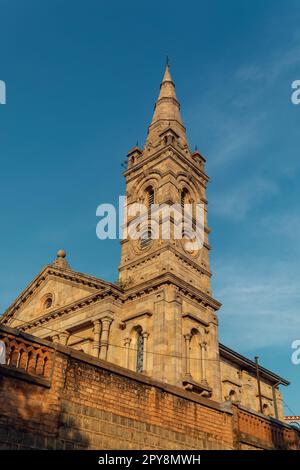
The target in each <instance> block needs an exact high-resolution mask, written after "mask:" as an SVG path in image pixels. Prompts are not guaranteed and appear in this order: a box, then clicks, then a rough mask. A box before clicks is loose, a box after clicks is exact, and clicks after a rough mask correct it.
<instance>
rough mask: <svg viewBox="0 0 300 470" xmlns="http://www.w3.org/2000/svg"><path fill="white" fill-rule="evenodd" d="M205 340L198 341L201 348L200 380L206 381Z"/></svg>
mask: <svg viewBox="0 0 300 470" xmlns="http://www.w3.org/2000/svg"><path fill="white" fill-rule="evenodd" d="M206 344H207V343H206V342H205V341H202V343H200V348H201V361H200V362H201V380H202V381H203V382H204V381H206Z"/></svg>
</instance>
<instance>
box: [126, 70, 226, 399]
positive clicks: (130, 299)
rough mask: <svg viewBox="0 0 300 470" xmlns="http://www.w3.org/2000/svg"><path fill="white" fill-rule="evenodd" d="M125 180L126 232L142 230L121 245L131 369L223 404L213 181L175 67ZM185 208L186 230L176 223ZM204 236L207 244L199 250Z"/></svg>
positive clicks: (129, 162)
mask: <svg viewBox="0 0 300 470" xmlns="http://www.w3.org/2000/svg"><path fill="white" fill-rule="evenodd" d="M124 176H125V178H126V198H127V209H128V211H127V215H128V217H127V219H126V218H125V223H124V226H125V227H126V228H127V229H128V230H129V227H130V226H131V225H132V223H133V224H135V228H136V234H137V235H138V236H135V237H132V236H131V235H132V234H131V232H130V230H129V232H128V235H127V236H126V237H124V239H123V240H122V242H121V245H122V255H121V263H120V266H119V280H120V285H121V286H122V288H123V289H124V293H125V296H126V299H127V300H126V301H125V303H124V313H123V323H122V327H123V328H124V330H123V331H124V333H123V334H124V345H125V346H126V348H127V353H126V354H127V356H126V357H127V359H126V361H127V362H126V363H127V364H129V365H130V364H131V366H129V367H133V366H132V364H137V363H138V364H139V368H138V369H136V370H138V371H140V370H141V369H143V373H145V374H148V375H150V376H151V377H153V378H156V379H158V380H161V381H163V382H168V383H171V384H174V385H177V386H180V387H182V386H183V387H184V388H186V389H188V390H192V391H194V392H196V393H198V394H200V395H201V396H206V397H212V398H213V399H214V400H217V401H220V399H221V379H220V364H219V342H218V320H217V316H216V311H217V310H218V309H219V307H220V304H219V303H218V302H217V301H216V300H215V299H213V297H212V295H211V282H210V279H211V272H210V265H209V250H210V246H209V243H208V234H209V228H208V225H207V201H206V186H207V183H208V176H207V175H206V172H205V159H204V158H203V156H202V155H201V154H200V152H198V151H195V152H192V151H191V150H190V148H189V145H188V141H187V136H186V129H185V127H184V125H183V121H182V118H181V113H180V104H179V101H178V99H177V96H176V92H175V85H174V82H173V79H172V77H171V74H170V70H169V66H168V64H167V65H166V69H165V73H164V77H163V80H162V82H161V85H160V92H159V96H158V99H157V102H156V104H155V109H154V114H153V117H152V121H151V123H150V126H149V128H148V135H147V138H146V142H145V145H144V148H140V147H138V146H136V147H134V148H132V149H131V150H130V151H129V153H128V156H127V169H126V171H125V172H124ZM139 204H140V205H141V204H143V207H144V208H145V211H144V213H143V218H142V219H140V218H139V215H140V214H139V213H137V214H135V213H134V212H133V213H132V212H130V208H132V207H133V206H134V205H135V206H137V205H139ZM186 206H188V207H189V208H190V211H189V212H188V213H187V214H186V213H184V221H188V224H187V227H186V225H184V224H182V217H180V220H179V219H178V217H177V215H178V213H180V214H181V215H182V211H181V210H182V209H183V208H185V207H186ZM153 207H154V208H155V210H154V212H152V209H153ZM174 207H175V208H176V210H174ZM198 207H199V208H200V213H201V215H202V217H201V218H200V219H201V220H200V221H199V217H198V216H197V214H198ZM161 208H163V210H161ZM168 209H170V210H169V212H168ZM153 213H154V216H153ZM165 222H167V224H165ZM166 227H169V231H166ZM137 232H138V233H137ZM198 232H199V233H200V234H201V237H200V238H201V240H200V241H201V243H200V245H199V244H198V243H196V244H195V243H193V242H195V237H194V233H198ZM178 235H179V236H178ZM196 238H197V237H196ZM136 332H140V333H139V336H138V338H139V340H140V342H141V341H142V338H144V339H143V341H144V342H143V348H142V349H141V348H138V347H134V348H131V346H130V345H137V344H139V342H138V340H137V334H136ZM141 344H142V343H141ZM135 351H137V352H135ZM141 351H143V352H141ZM134 355H136V356H134ZM142 356H143V360H142V359H141V358H142ZM137 359H139V360H137Z"/></svg>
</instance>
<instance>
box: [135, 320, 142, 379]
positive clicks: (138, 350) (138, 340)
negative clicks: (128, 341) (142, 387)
mask: <svg viewBox="0 0 300 470" xmlns="http://www.w3.org/2000/svg"><path fill="white" fill-rule="evenodd" d="M136 334H137V338H136V368H135V370H136V372H143V370H144V336H143V333H142V328H140V327H138V328H137V329H136Z"/></svg>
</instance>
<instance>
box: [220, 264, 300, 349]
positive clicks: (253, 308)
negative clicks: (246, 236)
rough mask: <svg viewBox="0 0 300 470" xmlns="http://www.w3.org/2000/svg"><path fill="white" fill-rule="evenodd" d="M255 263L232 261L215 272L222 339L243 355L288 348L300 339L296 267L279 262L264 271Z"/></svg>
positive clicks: (299, 287)
mask: <svg viewBox="0 0 300 470" xmlns="http://www.w3.org/2000/svg"><path fill="white" fill-rule="evenodd" d="M256 262H257V265H256V264H255V263H252V264H248V265H246V263H245V260H243V261H242V262H241V263H239V262H238V261H237V260H236V259H235V260H234V261H233V262H231V264H230V265H228V266H225V267H224V266H223V267H222V266H217V268H216V272H217V273H218V274H217V277H218V279H219V280H220V285H219V283H218V282H217V285H216V288H215V295H216V297H217V298H218V299H219V300H220V301H221V302H222V303H223V305H224V306H223V307H222V309H221V312H220V328H221V332H222V338H221V339H222V341H224V342H228V343H229V344H231V345H233V346H234V347H240V348H242V349H243V350H244V351H245V350H253V349H255V348H259V347H269V346H280V345H283V344H290V342H291V341H292V340H293V339H295V338H297V335H298V336H299V335H300V315H299V307H298V306H299V302H300V278H299V275H298V274H299V273H298V266H297V265H294V266H291V265H290V264H288V265H287V264H284V263H280V262H278V263H276V264H273V265H272V266H271V265H270V268H269V269H267V268H266V266H264V264H263V263H261V264H260V266H259V261H258V260H256Z"/></svg>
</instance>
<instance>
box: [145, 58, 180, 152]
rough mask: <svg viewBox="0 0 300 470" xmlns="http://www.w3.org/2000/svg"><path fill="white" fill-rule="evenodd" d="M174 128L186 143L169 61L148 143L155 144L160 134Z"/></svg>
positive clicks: (150, 127)
mask: <svg viewBox="0 0 300 470" xmlns="http://www.w3.org/2000/svg"><path fill="white" fill-rule="evenodd" d="M168 127H172V128H173V129H174V131H175V132H177V134H178V135H179V136H180V137H181V138H182V141H183V143H186V133H185V127H184V125H183V122H182V119H181V115H180V103H179V101H178V100H177V96H176V91H175V85H174V82H173V79H172V76H171V72H170V68H169V64H168V61H167V63H166V68H165V73H164V77H163V80H162V82H161V84H160V92H159V96H158V99H157V102H156V104H155V109H154V114H153V117H152V121H151V124H150V126H149V131H148V138H147V142H148V143H149V142H153V143H154V141H155V140H156V138H157V137H158V134H159V133H160V132H163V131H164V130H165V129H166V128H168Z"/></svg>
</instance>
